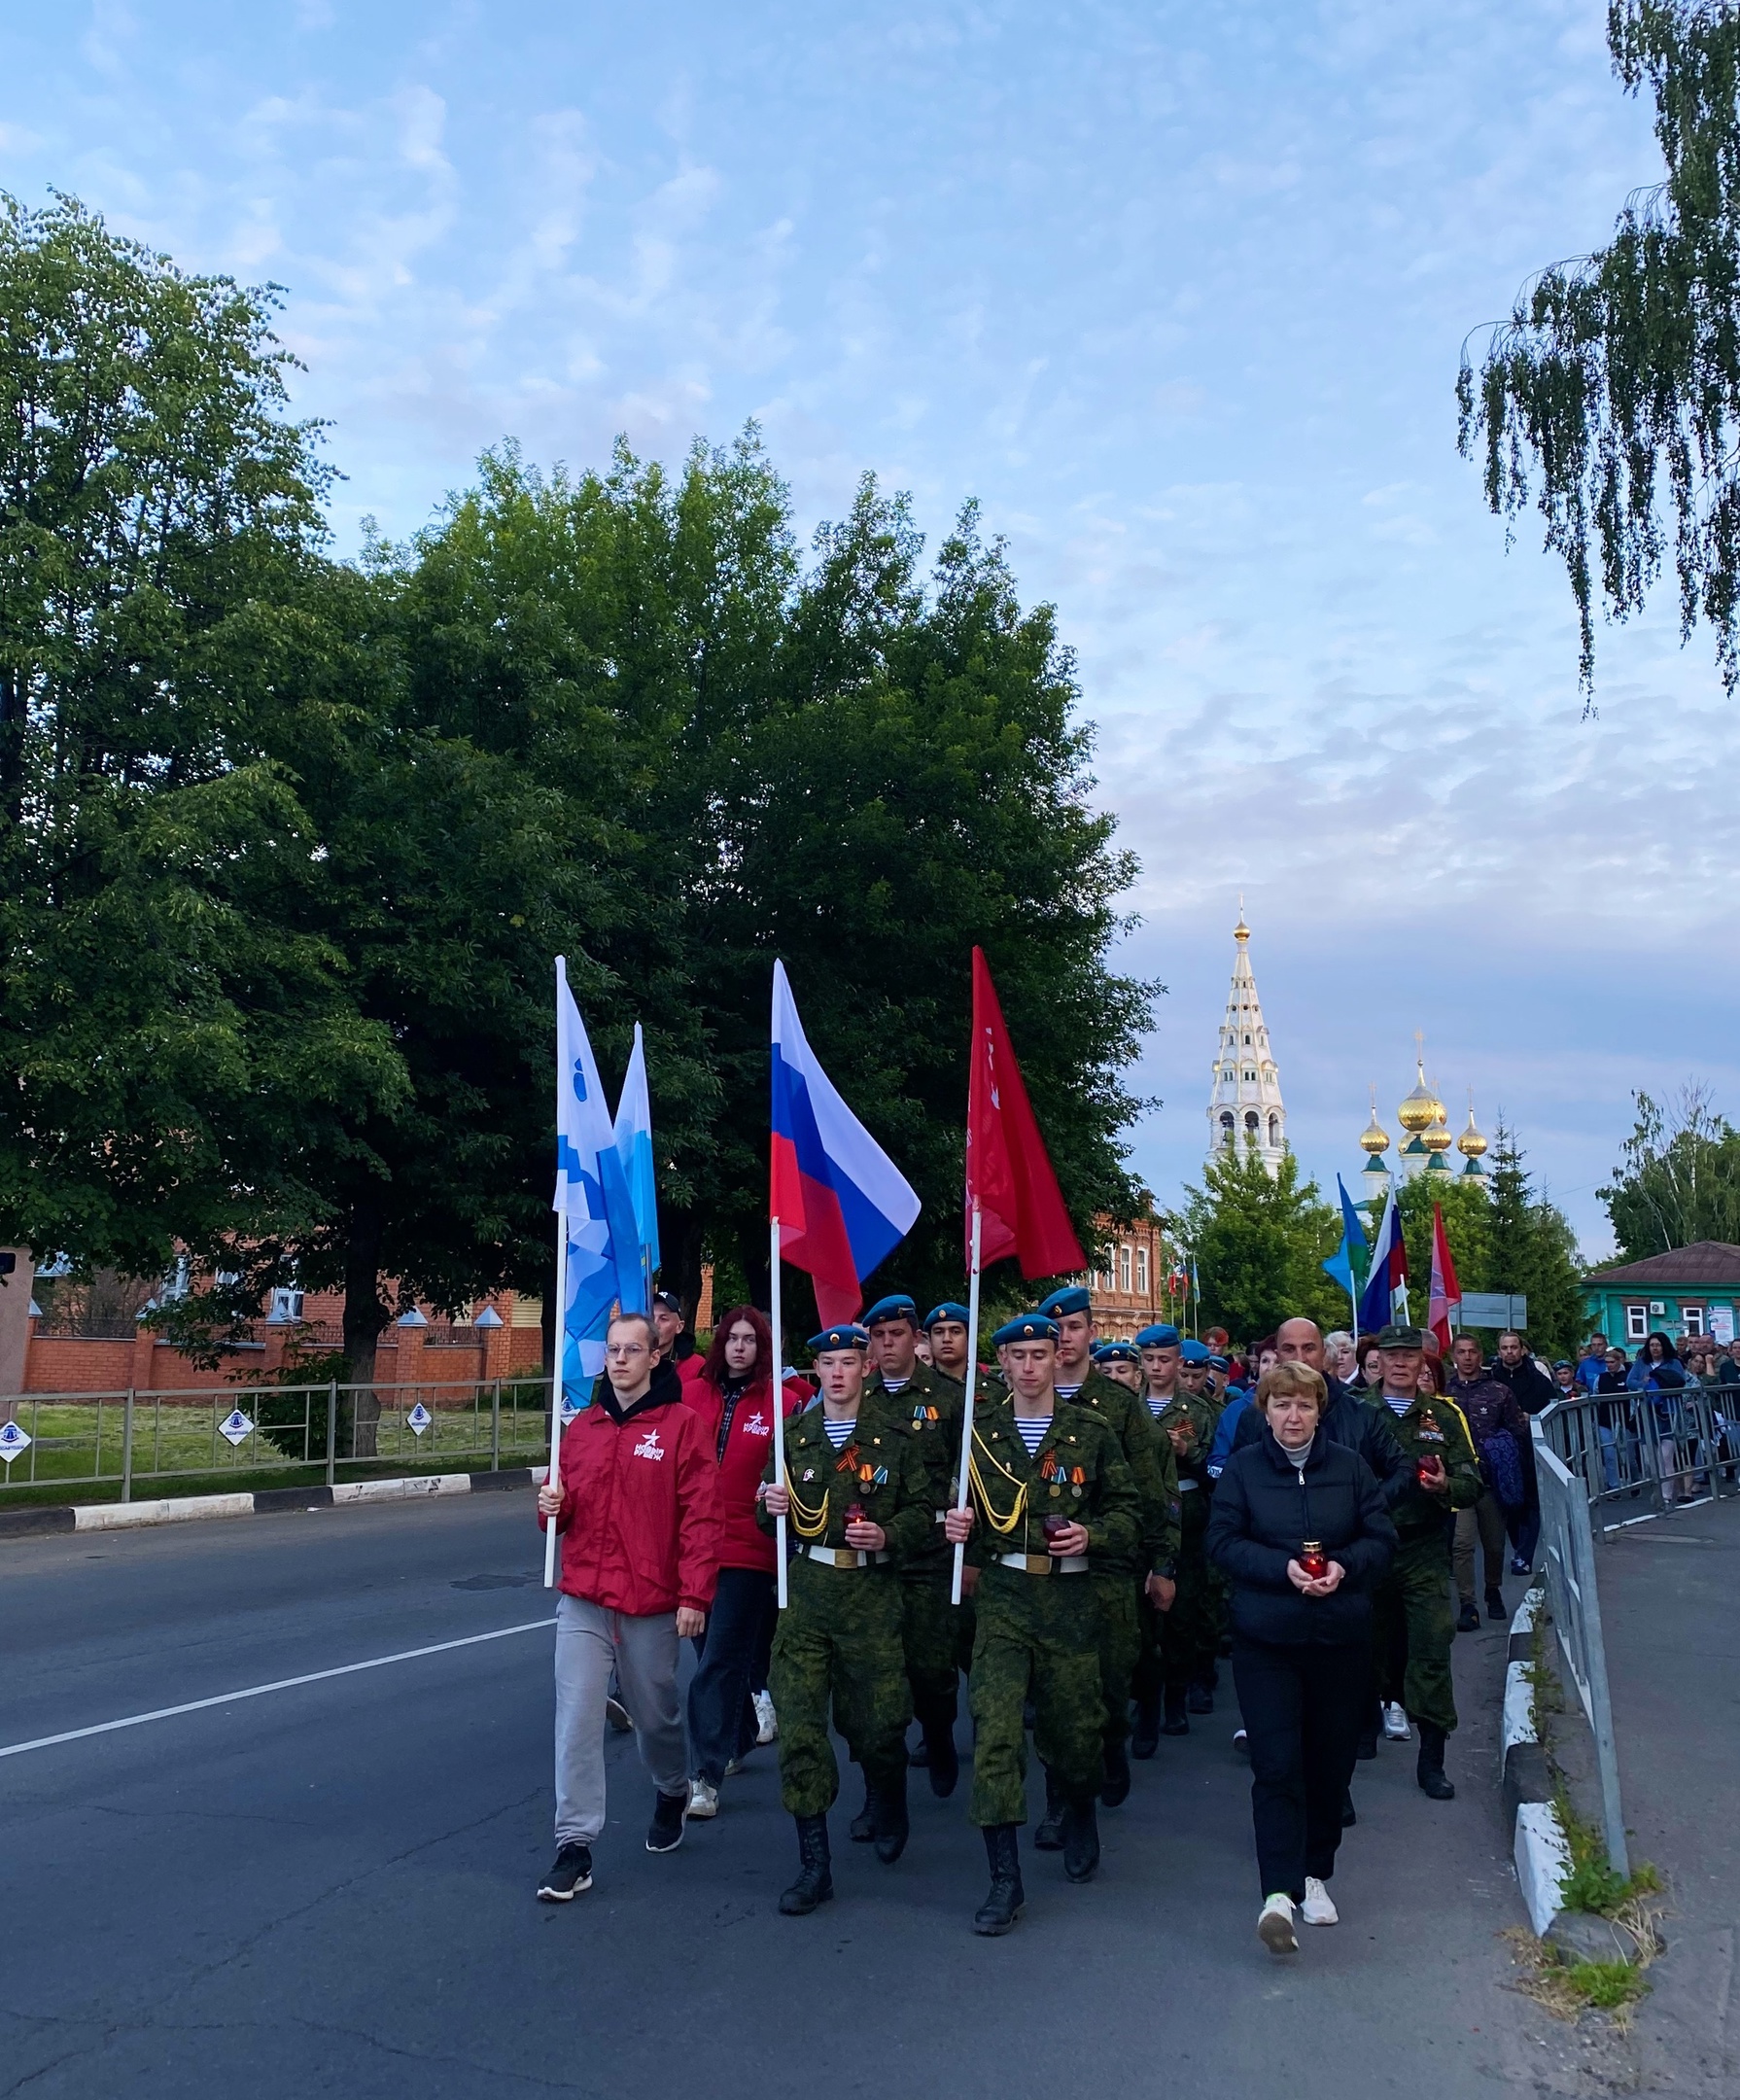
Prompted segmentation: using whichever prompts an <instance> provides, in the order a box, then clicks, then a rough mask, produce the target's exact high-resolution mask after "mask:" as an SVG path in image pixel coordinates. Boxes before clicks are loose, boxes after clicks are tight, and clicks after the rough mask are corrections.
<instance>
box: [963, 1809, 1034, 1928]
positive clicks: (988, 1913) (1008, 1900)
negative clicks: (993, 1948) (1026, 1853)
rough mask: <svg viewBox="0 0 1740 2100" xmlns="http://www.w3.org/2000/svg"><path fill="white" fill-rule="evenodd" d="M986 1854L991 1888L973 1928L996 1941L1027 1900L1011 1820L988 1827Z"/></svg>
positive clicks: (1017, 1915) (1018, 1850)
mask: <svg viewBox="0 0 1740 2100" xmlns="http://www.w3.org/2000/svg"><path fill="white" fill-rule="evenodd" d="M985 1856H986V1858H987V1859H988V1860H989V1861H990V1862H991V1888H990V1891H989V1893H988V1894H987V1895H986V1898H985V1901H984V1902H983V1903H982V1904H981V1905H980V1906H979V1909H978V1914H977V1915H976V1916H975V1917H974V1919H973V1930H974V1932H976V1933H983V1934H984V1935H985V1936H986V1938H987V1939H990V1940H995V1939H997V1938H999V1937H1000V1936H1001V1935H1002V1934H1003V1933H1006V1932H1007V1931H1008V1930H1009V1929H1010V1927H1011V1926H1012V1925H1013V1924H1014V1923H1015V1921H1016V1919H1017V1918H1018V1917H1019V1916H1020V1915H1021V1907H1022V1905H1023V1904H1024V1903H1026V1902H1027V1893H1026V1891H1025V1890H1024V1889H1023V1887H1022V1885H1021V1848H1020V1846H1019V1845H1018V1844H1017V1843H1016V1839H1015V1825H1014V1824H1013V1823H992V1824H991V1825H990V1826H989V1827H988V1828H987V1830H986V1833H985Z"/></svg>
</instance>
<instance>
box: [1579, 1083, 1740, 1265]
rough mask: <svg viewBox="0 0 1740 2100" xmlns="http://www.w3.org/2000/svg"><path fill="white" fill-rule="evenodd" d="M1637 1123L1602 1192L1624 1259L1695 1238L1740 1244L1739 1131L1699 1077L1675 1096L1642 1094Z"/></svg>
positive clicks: (1658, 1251)
mask: <svg viewBox="0 0 1740 2100" xmlns="http://www.w3.org/2000/svg"><path fill="white" fill-rule="evenodd" d="M1633 1099H1634V1100H1635V1102H1636V1103H1637V1123H1636V1127H1635V1128H1634V1129H1633V1131H1632V1133H1631V1136H1630V1137H1627V1138H1626V1140H1625V1144H1624V1149H1623V1151H1622V1153H1621V1155H1620V1159H1619V1164H1618V1167H1616V1168H1615V1170H1614V1174H1613V1179H1612V1181H1611V1182H1610V1183H1609V1184H1608V1186H1607V1187H1605V1188H1603V1189H1601V1190H1599V1191H1598V1194H1599V1195H1600V1198H1601V1201H1602V1202H1603V1203H1604V1204H1605V1205H1606V1206H1607V1214H1608V1216H1609V1217H1610V1218H1611V1219H1612V1220H1613V1230H1614V1238H1615V1240H1616V1241H1617V1242H1618V1248H1619V1255H1620V1258H1621V1259H1622V1260H1624V1261H1641V1260H1642V1259H1643V1258H1644V1257H1645V1256H1646V1255H1649V1254H1666V1253H1669V1252H1671V1251H1672V1250H1673V1249H1674V1248H1675V1247H1683V1246H1688V1245H1689V1244H1690V1243H1691V1242H1693V1241H1694V1240H1725V1241H1728V1242H1740V1131H1736V1130H1735V1129H1734V1127H1733V1125H1732V1124H1731V1123H1729V1121H1728V1119H1727V1118H1726V1116H1724V1115H1722V1114H1720V1113H1718V1111H1717V1109H1716V1108H1715V1106H1714V1105H1713V1103H1712V1102H1711V1100H1710V1095H1709V1092H1708V1090H1707V1089H1706V1088H1704V1087H1702V1086H1700V1085H1697V1084H1696V1083H1693V1084H1689V1085H1688V1086H1686V1087H1684V1088H1683V1089H1682V1090H1681V1092H1680V1094H1679V1097H1678V1098H1677V1099H1676V1100H1675V1101H1673V1102H1666V1103H1663V1102H1657V1101H1655V1100H1654V1099H1653V1097H1652V1096H1651V1095H1649V1094H1644V1093H1639V1094H1637V1095H1635V1096H1634V1097H1633Z"/></svg>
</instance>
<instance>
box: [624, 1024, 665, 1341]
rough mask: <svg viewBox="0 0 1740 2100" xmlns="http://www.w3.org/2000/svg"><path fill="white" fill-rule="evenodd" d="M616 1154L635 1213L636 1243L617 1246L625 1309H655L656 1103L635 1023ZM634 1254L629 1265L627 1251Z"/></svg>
mask: <svg viewBox="0 0 1740 2100" xmlns="http://www.w3.org/2000/svg"><path fill="white" fill-rule="evenodd" d="M615 1138H616V1157H617V1158H618V1159H619V1160H620V1161H621V1163H622V1178H623V1180H624V1181H625V1182H626V1183H627V1184H628V1196H629V1202H630V1203H631V1204H632V1205H633V1207H634V1213H635V1244H634V1245H633V1246H632V1247H622V1246H618V1247H617V1249H616V1287H617V1290H618V1292H619V1294H620V1296H621V1299H622V1310H623V1311H624V1312H651V1310H652V1305H651V1298H652V1277H653V1275H654V1272H655V1271H656V1270H657V1268H658V1182H657V1178H656V1176H655V1175H654V1172H653V1166H652V1102H651V1100H650V1097H649V1096H648V1094H647V1091H646V1046H645V1044H644V1041H643V1040H642V1036H641V1024H640V1023H639V1022H638V1021H637V1022H636V1023H635V1047H634V1051H633V1053H632V1054H631V1056H630V1058H629V1061H628V1070H627V1071H626V1072H625V1073H624V1074H623V1077H622V1098H621V1100H620V1101H618V1102H617V1103H616V1130H615ZM624 1254H627V1255H629V1256H630V1257H631V1259H630V1261H629V1263H628V1265H627V1266H624V1263H623V1256H624Z"/></svg>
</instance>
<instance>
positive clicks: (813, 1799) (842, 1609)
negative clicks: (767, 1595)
mask: <svg viewBox="0 0 1740 2100" xmlns="http://www.w3.org/2000/svg"><path fill="white" fill-rule="evenodd" d="M788 1594H789V1601H788V1603H787V1604H786V1607H785V1609H784V1610H783V1612H782V1613H781V1614H780V1623H779V1627H778V1628H777V1629H776V1631H775V1633H774V1655H773V1663H772V1666H771V1668H770V1669H769V1671H768V1679H767V1683H768V1690H769V1691H770V1692H771V1693H772V1694H773V1696H774V1704H775V1706H776V1707H777V1708H778V1709H779V1715H780V1799H781V1801H782V1802H783V1803H784V1805H785V1808H786V1810H787V1811H788V1813H790V1814H792V1815H826V1813H827V1812H828V1810H829V1809H830V1808H831V1807H832V1806H833V1804H834V1801H835V1798H836V1796H837V1795H838V1794H839V1792H840V1767H839V1764H838V1761H837V1760H836V1759H835V1756H834V1746H833V1744H832V1743H831V1742H830V1741H829V1739H828V1716H829V1710H830V1707H831V1709H832V1715H833V1723H834V1726H835V1727H836V1728H837V1729H838V1730H839V1732H840V1733H841V1734H842V1735H844V1736H845V1738H846V1744H847V1748H848V1749H849V1750H850V1751H851V1753H852V1756H853V1760H854V1761H855V1762H856V1763H857V1764H859V1765H861V1766H862V1767H864V1777H865V1778H866V1779H867V1780H868V1781H869V1783H870V1784H871V1786H873V1787H874V1786H877V1785H880V1784H883V1783H885V1782H889V1781H891V1780H892V1779H893V1777H894V1775H895V1774H896V1773H897V1772H903V1771H904V1769H905V1766H906V1727H907V1723H908V1722H909V1721H910V1720H911V1719H912V1713H913V1707H912V1692H911V1689H910V1688H909V1686H908V1684H907V1681H906V1662H905V1657H904V1655H903V1653H902V1651H901V1646H900V1619H901V1584H900V1579H899V1577H898V1576H896V1575H893V1574H891V1573H889V1572H888V1571H887V1569H885V1568H874V1567H871V1568H831V1567H823V1566H821V1565H820V1564H819V1563H818V1562H817V1561H814V1560H809V1559H803V1558H800V1559H797V1560H794V1561H793V1562H792V1563H791V1570H790V1589H789V1592H788Z"/></svg>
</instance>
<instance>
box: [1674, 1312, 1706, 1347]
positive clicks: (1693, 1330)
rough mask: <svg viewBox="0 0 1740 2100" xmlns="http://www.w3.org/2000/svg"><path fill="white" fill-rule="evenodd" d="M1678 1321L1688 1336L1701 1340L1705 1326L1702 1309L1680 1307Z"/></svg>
mask: <svg viewBox="0 0 1740 2100" xmlns="http://www.w3.org/2000/svg"><path fill="white" fill-rule="evenodd" d="M1680 1321H1681V1324H1682V1325H1683V1326H1684V1327H1685V1329H1686V1332H1687V1333H1688V1335H1696V1336H1697V1337H1698V1338H1699V1339H1700V1340H1702V1338H1703V1335H1704V1332H1705V1326H1704V1308H1703V1307H1702V1306H1701V1305H1682V1306H1681V1308H1680Z"/></svg>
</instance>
